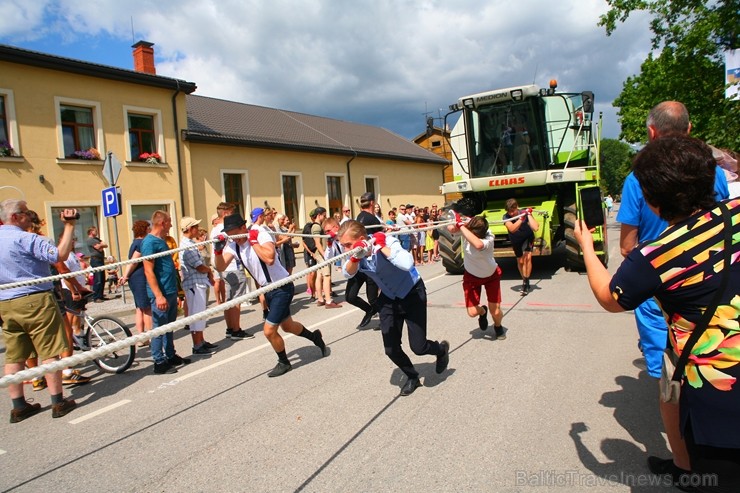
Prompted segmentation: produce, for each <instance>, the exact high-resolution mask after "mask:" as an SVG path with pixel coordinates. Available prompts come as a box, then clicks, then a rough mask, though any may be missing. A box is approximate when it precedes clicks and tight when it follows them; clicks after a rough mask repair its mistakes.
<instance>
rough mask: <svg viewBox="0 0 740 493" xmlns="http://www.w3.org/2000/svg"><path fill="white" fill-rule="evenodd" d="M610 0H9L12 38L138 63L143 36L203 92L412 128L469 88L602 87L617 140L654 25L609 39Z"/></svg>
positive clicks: (0, 32) (636, 21) (6, 25)
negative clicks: (630, 80)
mask: <svg viewBox="0 0 740 493" xmlns="http://www.w3.org/2000/svg"><path fill="white" fill-rule="evenodd" d="M606 10H607V4H606V2H605V1H604V0H557V1H552V0H548V1H546V0H447V1H441V0H415V1H411V0H374V1H367V0H262V1H258V0H179V1H173V0H126V1H121V0H0V12H2V16H0V43H3V44H9V45H13V46H18V47H22V48H28V49H32V50H37V51H41V52H45V53H51V54H55V55H61V56H66V57H71V58H76V59H80V60H85V61H89V62H95V63H102V64H106V65H111V66H115V67H120V68H127V69H131V68H133V61H132V57H131V45H132V44H133V41H138V40H142V39H143V40H146V41H150V42H152V43H154V44H155V46H154V49H155V60H156V66H157V73H158V74H160V75H166V76H171V77H177V78H180V79H185V80H188V81H191V82H195V83H196V84H197V85H198V90H197V91H196V94H199V95H202V96H209V97H215V98H222V99H228V100H232V101H240V102H245V103H250V104H256V105H262V106H269V107H273V108H281V109H286V110H292V111H298V112H304V113H310V114H314V115H319V116H326V117H330V118H337V119H341V120H347V121H353V122H358V123H367V124H370V125H376V126H380V127H384V128H387V129H389V130H391V131H394V132H396V133H398V134H399V135H402V136H404V137H407V138H412V137H414V136H416V135H418V134H420V133H421V132H423V131H424V126H425V117H424V113H425V112H431V113H432V114H433V116H435V117H438V116H439V115H440V112H441V114H442V115H444V113H445V112H446V108H447V107H448V105H449V104H451V103H454V102H455V101H457V99H458V98H459V97H460V96H463V95H467V94H472V93H476V92H481V91H484V90H488V89H495V88H502V87H509V86H514V85H522V84H529V83H532V82H533V81H534V82H535V83H536V84H538V85H540V86H542V87H546V86H547V85H548V81H549V80H550V79H552V78H555V79H557V80H558V82H559V89H560V90H564V91H582V90H591V91H594V93H595V94H596V103H597V104H596V109H597V111H603V112H604V118H605V122H604V128H603V132H604V136H605V137H612V138H616V137H617V136H618V134H619V123H618V121H617V118H616V112H615V110H614V108H612V106H611V101H613V100H614V98H615V97H616V96H617V95H618V94H619V92H620V90H621V88H622V84H623V82H624V80H625V79H626V78H627V77H628V76H629V75H632V74H635V73H636V72H637V71H638V70H639V67H640V64H641V62H642V61H643V60H644V59H645V57H646V56H647V53H648V51H649V48H650V31H649V29H648V19H647V17H645V16H644V15H632V16H631V17H630V18H629V20H628V22H627V23H626V24H624V25H620V26H619V28H618V29H617V31H616V32H615V34H613V35H612V36H611V37H607V36H606V35H605V33H604V29H603V28H600V27H598V26H597V25H596V24H597V22H598V19H599V15H600V14H603V13H604V12H606ZM132 19H133V33H132ZM132 40H133V41H132ZM1 77H2V74H0V79H1Z"/></svg>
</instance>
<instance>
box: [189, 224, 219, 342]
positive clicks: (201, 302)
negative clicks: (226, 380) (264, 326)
mask: <svg viewBox="0 0 740 493" xmlns="http://www.w3.org/2000/svg"><path fill="white" fill-rule="evenodd" d="M199 224H200V220H199V219H195V218H193V217H188V216H186V217H183V218H182V219H180V231H182V238H181V239H180V246H181V247H190V248H188V249H187V250H183V251H182V252H181V253H180V274H181V275H182V289H183V291H185V301H186V302H187V306H188V314H189V315H197V314H198V313H201V312H202V311H204V310H205V309H206V303H207V299H208V290H209V289H210V287H211V286H213V272H212V271H211V269H210V268H209V267H208V266H206V265H205V264H204V263H203V257H201V255H200V252H198V248H197V246H196V245H195V241H194V240H195V239H196V238H197V237H198V229H199V228H198V225H199ZM189 325H190V335H191V336H192V338H193V356H204V355H208V354H213V353H214V352H215V351H214V350H215V349H216V347H218V346H217V345H216V344H211V343H210V342H208V341H206V340H205V337H204V336H203V331H204V330H205V328H206V320H205V319H203V320H196V321H194V322H190V324H189Z"/></svg>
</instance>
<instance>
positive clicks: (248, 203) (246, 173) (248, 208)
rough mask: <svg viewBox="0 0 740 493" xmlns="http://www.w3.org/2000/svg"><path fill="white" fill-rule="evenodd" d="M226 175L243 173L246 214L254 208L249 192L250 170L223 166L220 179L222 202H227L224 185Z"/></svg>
mask: <svg viewBox="0 0 740 493" xmlns="http://www.w3.org/2000/svg"><path fill="white" fill-rule="evenodd" d="M224 175H241V177H242V192H243V193H244V215H248V214H249V211H251V210H252V194H251V193H250V192H249V171H248V170H246V169H230V168H222V169H220V170H219V181H220V183H221V202H226V187H225V186H224V185H225V184H224Z"/></svg>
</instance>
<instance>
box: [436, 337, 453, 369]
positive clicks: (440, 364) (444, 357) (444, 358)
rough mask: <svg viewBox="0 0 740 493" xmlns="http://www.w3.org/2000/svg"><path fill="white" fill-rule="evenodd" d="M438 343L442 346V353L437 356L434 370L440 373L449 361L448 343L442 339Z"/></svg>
mask: <svg viewBox="0 0 740 493" xmlns="http://www.w3.org/2000/svg"><path fill="white" fill-rule="evenodd" d="M439 345H440V346H442V349H443V350H444V353H442V354H441V355H439V356H437V365H436V367H435V368H434V370H435V371H436V372H437V373H442V372H443V371H445V370H446V369H447V365H448V364H449V363H450V343H449V342H447V341H442V342H440V343H439Z"/></svg>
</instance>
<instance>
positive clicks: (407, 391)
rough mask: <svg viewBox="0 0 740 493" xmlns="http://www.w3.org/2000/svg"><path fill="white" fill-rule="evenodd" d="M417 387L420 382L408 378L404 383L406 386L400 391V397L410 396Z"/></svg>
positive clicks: (416, 379)
mask: <svg viewBox="0 0 740 493" xmlns="http://www.w3.org/2000/svg"><path fill="white" fill-rule="evenodd" d="M419 387H421V382H420V381H419V379H418V378H409V379H408V381H407V382H406V385H404V386H403V388H402V389H401V395H402V396H407V395H411V394H413V393H414V390H416V389H418V388H419Z"/></svg>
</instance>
